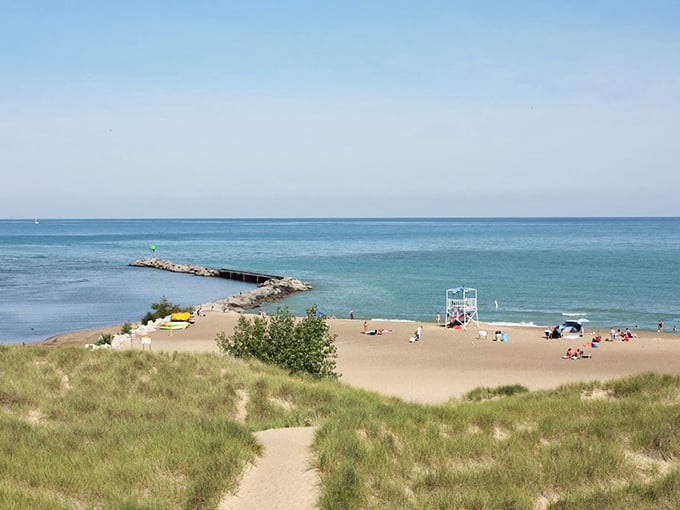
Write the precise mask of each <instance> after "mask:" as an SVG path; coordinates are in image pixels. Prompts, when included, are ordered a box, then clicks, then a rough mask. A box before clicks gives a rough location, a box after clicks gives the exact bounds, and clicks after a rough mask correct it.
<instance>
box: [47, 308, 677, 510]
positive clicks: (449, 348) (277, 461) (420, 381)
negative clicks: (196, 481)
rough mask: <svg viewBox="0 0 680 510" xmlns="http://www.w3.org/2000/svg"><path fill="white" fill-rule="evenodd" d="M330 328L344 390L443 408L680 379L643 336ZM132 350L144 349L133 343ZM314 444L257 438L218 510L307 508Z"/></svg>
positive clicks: (191, 337) (194, 333) (159, 341)
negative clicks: (504, 337)
mask: <svg viewBox="0 0 680 510" xmlns="http://www.w3.org/2000/svg"><path fill="white" fill-rule="evenodd" d="M237 320H238V314H236V313H221V312H208V313H207V315H206V317H201V318H199V319H198V321H197V323H196V324H194V325H193V326H191V327H190V328H188V329H186V330H181V331H172V332H168V331H156V332H154V333H152V334H151V339H152V344H151V349H152V350H163V351H196V352H215V353H217V352H219V350H218V348H217V344H216V343H215V337H216V335H217V333H219V332H221V331H224V332H225V333H227V334H229V333H230V332H231V331H232V330H233V328H234V326H235V325H236V322H237ZM330 323H331V332H332V333H333V334H335V335H337V339H336V345H337V348H338V359H337V371H338V372H339V373H341V374H342V377H341V379H340V380H341V381H342V382H343V383H345V384H349V385H351V386H354V387H357V388H363V389H366V390H370V391H374V392H378V393H381V394H384V395H390V396H395V397H399V398H402V399H404V400H408V401H413V402H421V403H429V404H436V403H443V402H446V401H447V400H449V399H451V398H458V397H460V396H461V395H463V394H465V393H466V392H468V391H470V390H472V389H474V388H477V387H480V386H487V387H495V386H499V385H511V384H521V385H524V386H526V387H527V388H529V389H530V390H537V389H547V388H555V387H557V386H560V385H563V384H568V383H571V382H579V381H595V380H600V381H604V380H608V379H612V378H619V377H623V376H627V375H631V374H639V373H644V372H657V373H668V374H675V375H680V364H679V363H677V359H678V353H679V352H680V335H673V334H657V333H653V332H641V333H639V336H638V337H637V338H634V339H633V340H631V341H630V342H606V341H603V342H601V343H599V347H598V348H596V349H591V348H589V347H584V344H587V343H588V342H589V341H590V340H591V338H592V337H594V336H596V335H599V334H602V335H603V336H605V335H606V333H607V332H606V331H601V332H600V331H586V333H585V335H584V336H583V337H581V338H576V339H559V340H548V339H546V338H545V337H544V335H543V329H542V328H522V327H503V328H499V327H496V326H492V325H482V328H484V329H485V330H486V331H488V333H489V334H488V336H487V338H486V339H482V338H480V335H479V331H478V329H477V328H470V329H468V330H451V329H444V328H442V327H439V326H437V325H435V324H423V336H422V339H421V340H420V341H419V342H416V343H409V341H408V340H409V338H410V337H411V336H412V334H413V331H414V330H415V328H416V327H417V326H418V324H420V323H416V322H388V321H380V322H379V321H370V322H369V329H377V328H383V329H389V330H390V332H385V333H383V334H382V335H374V336H371V335H365V334H364V333H363V321H362V320H349V319H334V320H331V322H330ZM119 329H120V327H118V328H116V327H111V328H102V329H99V330H91V331H80V332H73V333H68V334H66V335H59V336H58V337H55V338H52V339H50V340H48V341H46V342H45V343H46V344H47V345H53V346H58V345H78V344H83V345H84V344H86V343H90V342H93V341H94V340H96V338H97V337H98V336H99V334H100V333H102V332H116V331H118V330H119ZM497 329H502V330H503V331H504V332H506V333H508V337H509V339H508V342H497V341H493V340H492V338H493V332H494V331H495V330H497ZM569 347H572V348H577V347H578V348H583V349H584V350H585V351H586V352H588V353H589V354H591V355H592V357H591V358H589V359H580V360H565V359H562V355H563V354H564V353H565V352H566V350H567V348H569ZM132 348H134V349H141V343H140V340H139V339H136V340H135V343H134V344H133V346H132ZM312 434H313V432H312V430H311V429H288V430H275V431H263V432H259V433H257V437H258V439H259V440H260V441H261V442H262V443H263V445H264V446H265V454H264V456H263V457H262V458H260V459H258V461H257V463H256V464H255V466H253V467H251V468H249V469H248V470H247V472H246V473H245V475H244V479H243V482H242V485H241V487H240V489H239V491H238V493H237V494H236V495H231V496H229V497H226V498H225V500H224V501H223V502H222V506H221V507H220V508H222V509H238V508H272V509H273V508H276V509H291V510H292V509H300V508H313V507H314V502H315V501H316V498H317V483H318V481H317V475H316V474H315V473H314V472H313V471H309V470H308V469H307V468H308V465H309V445H310V444H311V442H312V440H313V437H312Z"/></svg>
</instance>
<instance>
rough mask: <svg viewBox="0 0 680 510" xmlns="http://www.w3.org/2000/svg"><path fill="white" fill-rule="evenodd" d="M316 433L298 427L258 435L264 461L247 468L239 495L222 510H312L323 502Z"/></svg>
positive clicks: (224, 503)
mask: <svg viewBox="0 0 680 510" xmlns="http://www.w3.org/2000/svg"><path fill="white" fill-rule="evenodd" d="M315 431H316V429H315V428H313V427H297V428H287V429H271V430H263V431H261V432H255V434H254V435H255V437H256V438H257V440H258V441H259V442H260V443H261V444H262V445H263V446H264V453H263V455H262V457H259V458H258V459H256V461H255V464H252V465H250V466H249V467H247V468H246V470H245V472H244V474H243V479H242V480H241V484H240V486H239V488H238V490H237V492H236V493H235V494H228V495H226V496H225V497H224V498H223V499H222V501H221V502H220V505H219V506H218V508H219V510H253V509H257V510H312V509H314V508H316V503H317V501H318V499H319V477H318V474H317V472H316V470H314V469H313V468H312V463H313V456H312V453H311V449H310V448H311V445H312V441H313V440H314V433H315Z"/></svg>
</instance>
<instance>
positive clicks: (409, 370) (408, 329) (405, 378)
mask: <svg viewBox="0 0 680 510" xmlns="http://www.w3.org/2000/svg"><path fill="white" fill-rule="evenodd" d="M240 315H241V314H240V313H237V312H215V311H213V312H211V311H207V312H206V313H205V317H200V318H198V319H197V321H196V323H195V324H193V325H191V326H190V327H189V328H187V329H184V330H178V331H164V330H156V331H154V332H152V333H150V334H149V337H150V338H151V343H150V345H149V347H148V349H149V350H151V351H155V352H208V353H214V354H220V351H219V349H218V347H217V344H216V342H215V338H216V336H217V334H218V333H220V332H225V333H226V334H227V335H229V334H231V332H232V331H233V328H234V327H235V325H236V323H237V321H238V318H239V316H240ZM246 315H247V316H249V317H254V316H256V314H246ZM363 322H364V321H363V320H362V319H354V320H352V319H338V318H335V319H329V323H330V331H331V334H334V335H336V341H335V344H336V347H337V351H338V357H337V360H336V362H337V369H336V370H337V373H339V374H341V377H340V379H339V381H340V382H341V383H343V384H348V385H350V386H352V387H356V388H360V389H364V390H368V391H373V392H377V393H380V394H383V395H387V396H394V397H398V398H401V399H404V400H406V401H412V402H419V403H426V404H442V403H445V402H446V401H448V400H449V399H451V398H459V397H461V396H462V395H464V394H465V393H467V392H469V391H472V390H473V389H475V388H478V387H497V386H503V385H513V384H521V385H523V386H525V387H527V388H528V389H529V390H531V391H534V390H542V389H554V388H556V387H558V386H561V385H564V384H570V383H575V382H587V381H590V382H593V381H607V380H611V379H618V378H621V377H626V376H630V375H634V374H641V373H645V372H656V373H662V374H671V375H678V376H680V365H678V363H676V362H675V360H676V359H677V356H678V353H680V342H679V341H678V340H680V337H677V336H675V335H673V334H672V333H661V334H657V333H656V332H641V331H638V332H637V334H638V335H637V336H636V337H635V338H633V339H632V340H630V341H629V342H621V341H615V342H610V341H606V340H605V339H604V338H603V340H602V341H601V342H599V343H598V344H597V345H598V346H597V347H596V348H590V347H585V344H588V343H589V342H590V340H591V339H592V337H593V336H594V335H595V333H596V331H594V330H586V332H585V334H584V336H582V337H577V338H570V339H568V338H561V339H547V338H545V336H544V334H543V329H542V328H540V327H526V326H524V327H521V326H513V327H503V328H498V327H496V326H494V325H492V324H489V323H480V329H485V330H486V331H487V334H488V335H487V337H486V338H481V337H480V334H479V330H478V329H477V328H476V327H469V328H468V329H467V330H455V329H453V330H452V329H445V328H443V327H442V326H438V325H436V324H434V323H422V325H423V338H422V340H421V341H419V342H416V343H415V344H411V343H409V341H408V340H409V338H410V337H411V336H412V334H413V331H414V329H415V328H416V327H417V324H418V325H419V324H421V323H420V322H419V321H408V322H404V321H387V320H379V321H368V325H367V327H368V329H369V330H370V329H384V330H385V333H383V334H382V335H365V334H364V332H363ZM116 328H119V326H112V327H109V328H108V330H109V331H111V330H113V332H116V331H115V330H116ZM496 329H502V331H503V332H505V333H508V338H509V339H508V342H499V341H495V340H493V333H494V331H495V330H496ZM388 331H389V332H388ZM102 332H106V331H103V329H102V328H100V329H96V330H92V329H90V330H82V331H74V332H70V333H66V334H62V335H56V336H54V337H51V338H49V339H47V340H45V341H43V342H41V343H40V344H38V345H42V346H47V347H55V348H58V347H62V346H84V345H85V344H87V343H92V342H93V341H94V340H96V338H97V337H98V336H99V335H100V334H101V333H102ZM120 348H121V349H130V348H132V349H134V350H142V346H141V339H140V338H134V339H133V341H132V345H130V343H128V344H127V346H124V347H120ZM568 348H581V349H583V350H585V351H586V352H587V353H588V354H590V355H591V356H592V357H591V358H589V359H581V360H565V359H562V356H563V355H564V354H565V351H566V350H567V349H568Z"/></svg>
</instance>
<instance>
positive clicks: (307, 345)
mask: <svg viewBox="0 0 680 510" xmlns="http://www.w3.org/2000/svg"><path fill="white" fill-rule="evenodd" d="M215 341H216V342H217V345H218V347H219V348H220V350H221V351H222V352H224V353H226V354H230V355H232V356H234V357H237V358H255V359H258V360H260V361H262V362H264V363H271V364H274V365H278V366H280V367H283V368H285V369H287V370H290V372H292V373H299V372H306V373H309V374H312V375H313V376H315V377H337V374H336V373H335V358H336V357H337V350H336V347H335V335H331V334H330V333H329V331H328V328H327V327H326V324H325V323H324V319H323V318H322V317H317V316H316V306H313V307H312V308H310V309H309V310H307V316H306V317H304V318H302V319H301V320H299V321H296V320H295V318H294V317H293V316H292V315H291V314H290V312H289V311H288V309H287V308H284V309H281V308H279V309H277V311H276V315H274V316H271V317H254V318H253V319H252V320H251V319H248V318H247V317H246V316H245V315H241V316H240V317H239V319H238V324H237V325H236V327H235V328H234V334H233V335H232V336H227V335H225V333H224V332H221V333H219V334H218V335H217V337H216V338H215Z"/></svg>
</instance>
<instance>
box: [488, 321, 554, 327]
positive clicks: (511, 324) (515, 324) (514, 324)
mask: <svg viewBox="0 0 680 510" xmlns="http://www.w3.org/2000/svg"><path fill="white" fill-rule="evenodd" d="M488 324H491V325H492V326H507V327H509V328H510V327H518V328H542V327H543V326H539V325H538V324H534V323H533V322H489V323H488Z"/></svg>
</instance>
